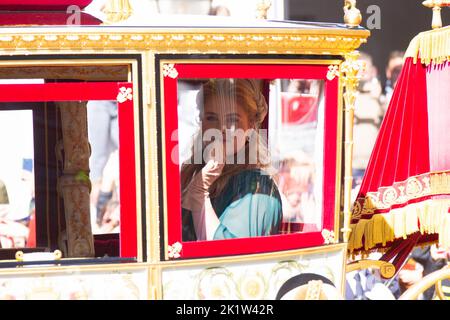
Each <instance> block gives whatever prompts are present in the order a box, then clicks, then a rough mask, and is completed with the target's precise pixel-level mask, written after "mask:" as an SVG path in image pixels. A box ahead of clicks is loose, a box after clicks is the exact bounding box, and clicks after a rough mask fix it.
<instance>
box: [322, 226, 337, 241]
mask: <svg viewBox="0 0 450 320" xmlns="http://www.w3.org/2000/svg"><path fill="white" fill-rule="evenodd" d="M322 237H323V240H324V243H325V244H332V243H336V238H335V236H334V231H330V230H327V229H323V230H322Z"/></svg>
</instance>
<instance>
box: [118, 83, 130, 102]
mask: <svg viewBox="0 0 450 320" xmlns="http://www.w3.org/2000/svg"><path fill="white" fill-rule="evenodd" d="M116 100H117V102H119V103H124V102H125V101H127V100H130V101H132V100H133V89H131V88H125V87H122V88H120V89H119V94H118V95H117V98H116Z"/></svg>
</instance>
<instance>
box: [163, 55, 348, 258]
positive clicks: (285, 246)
mask: <svg viewBox="0 0 450 320" xmlns="http://www.w3.org/2000/svg"><path fill="white" fill-rule="evenodd" d="M162 64H164V62H162ZM174 67H175V69H176V71H177V73H178V75H177V77H175V78H174V77H170V76H165V77H164V78H163V86H164V90H163V99H164V119H162V121H164V128H165V131H164V132H163V135H164V139H165V150H166V151H165V155H164V156H165V158H164V159H163V161H164V162H165V176H164V179H165V182H166V193H165V195H166V199H165V201H166V205H167V207H166V208H167V215H166V218H167V219H168V221H167V230H166V232H167V240H168V243H167V244H166V246H169V245H170V246H171V245H173V244H175V243H177V242H178V243H181V244H182V250H181V253H180V257H181V258H200V257H208V256H223V255H237V254H251V253H262V252H271V251H280V250H291V249H299V248H305V247H312V246H319V245H323V244H324V243H325V240H324V238H323V236H322V232H321V231H318V232H310V233H292V234H284V235H273V236H265V237H253V238H239V239H227V240H210V241H196V242H183V240H182V222H181V203H180V174H179V167H178V164H176V163H173V162H172V161H171V157H170V155H171V152H172V150H176V147H177V143H178V142H177V141H172V139H171V137H172V132H174V130H177V129H178V113H177V107H178V106H177V81H178V80H179V79H195V78H198V79H202V78H255V79H266V80H273V79H317V80H324V82H325V90H324V95H325V124H324V130H325V132H324V159H323V164H324V173H323V203H322V230H323V229H328V230H334V224H335V221H334V220H335V204H336V203H335V201H337V200H336V198H337V197H336V179H337V172H336V171H337V168H336V164H337V148H338V142H337V137H338V122H337V119H338V112H339V111H338V98H339V90H338V89H339V80H338V78H337V77H336V78H334V79H332V80H330V79H327V73H328V70H329V65H300V64H290V65H277V64H220V63H217V64H201V63H179V64H174ZM169 190H170V192H168V191H169ZM165 256H167V251H166V253H165Z"/></svg>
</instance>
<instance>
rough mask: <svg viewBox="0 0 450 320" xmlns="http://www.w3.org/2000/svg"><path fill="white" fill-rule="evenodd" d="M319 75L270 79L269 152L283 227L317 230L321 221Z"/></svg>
mask: <svg viewBox="0 0 450 320" xmlns="http://www.w3.org/2000/svg"><path fill="white" fill-rule="evenodd" d="M323 87H324V82H323V81H322V80H307V79H291V80H286V79H283V80H278V81H275V82H274V83H273V85H272V87H271V102H273V103H274V104H275V103H276V104H277V105H280V107H277V108H271V109H270V110H271V113H270V124H269V136H270V137H271V141H270V152H271V155H272V158H273V159H277V160H276V161H275V162H276V163H277V170H278V185H279V188H280V190H281V194H282V198H283V222H284V223H283V232H292V231H295V232H310V231H319V230H320V229H321V224H322V220H321V218H322V214H321V212H322V208H321V204H322V167H323V120H324V119H323V107H324V98H323V97H324V96H323Z"/></svg>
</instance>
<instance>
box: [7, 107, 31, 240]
mask: <svg viewBox="0 0 450 320" xmlns="http://www.w3.org/2000/svg"><path fill="white" fill-rule="evenodd" d="M0 150H1V156H0V248H3V249H6V248H24V247H35V246H36V239H35V222H34V220H35V206H34V203H35V199H34V188H35V183H34V145H33V113H32V111H31V110H1V111H0Z"/></svg>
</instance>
